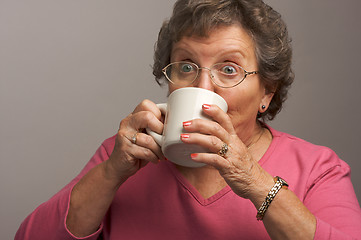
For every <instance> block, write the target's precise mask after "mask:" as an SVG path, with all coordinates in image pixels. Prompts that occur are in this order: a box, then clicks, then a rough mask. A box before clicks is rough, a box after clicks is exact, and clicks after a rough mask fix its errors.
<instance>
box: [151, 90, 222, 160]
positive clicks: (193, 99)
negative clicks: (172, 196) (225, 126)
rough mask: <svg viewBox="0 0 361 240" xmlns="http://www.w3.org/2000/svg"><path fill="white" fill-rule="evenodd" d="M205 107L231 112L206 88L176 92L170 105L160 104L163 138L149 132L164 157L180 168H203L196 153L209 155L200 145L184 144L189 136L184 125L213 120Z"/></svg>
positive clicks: (170, 97)
mask: <svg viewBox="0 0 361 240" xmlns="http://www.w3.org/2000/svg"><path fill="white" fill-rule="evenodd" d="M203 104H215V105H217V106H218V107H220V108H221V109H222V110H223V111H225V112H227V110H228V105H227V103H226V101H225V100H224V99H223V98H222V97H221V96H219V95H218V94H216V93H214V92H211V91H209V90H206V89H203V88H194V87H186V88H180V89H177V90H175V91H173V92H172V93H171V94H170V95H169V97H168V101H167V103H161V104H157V106H158V107H159V109H160V110H161V111H162V113H163V114H164V115H165V121H164V129H163V134H162V135H160V134H157V133H155V132H153V131H151V130H149V129H147V132H148V134H149V135H151V136H152V137H153V138H154V139H155V141H156V142H157V143H158V144H159V145H160V146H161V149H162V152H163V154H164V156H165V157H166V158H167V159H168V160H169V161H172V162H174V163H176V164H178V165H182V166H186V167H201V166H204V164H202V163H197V162H194V161H193V160H192V159H191V157H190V155H191V154H192V153H202V152H209V150H208V149H205V148H203V147H201V146H199V145H194V144H185V143H183V142H182V141H181V140H180V136H181V134H182V133H185V131H184V128H183V122H185V121H190V120H193V119H199V118H200V119H210V120H211V118H210V117H208V116H207V115H206V114H204V113H203V110H202V105H203Z"/></svg>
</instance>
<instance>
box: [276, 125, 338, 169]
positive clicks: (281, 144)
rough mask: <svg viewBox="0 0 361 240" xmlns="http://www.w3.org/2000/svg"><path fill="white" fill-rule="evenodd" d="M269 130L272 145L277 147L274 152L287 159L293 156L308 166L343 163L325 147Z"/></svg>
mask: <svg viewBox="0 0 361 240" xmlns="http://www.w3.org/2000/svg"><path fill="white" fill-rule="evenodd" d="M270 130H271V132H272V135H273V142H272V144H275V145H277V149H276V152H279V153H282V154H283V155H286V156H287V157H292V156H294V157H297V158H300V159H303V160H305V161H306V160H307V161H306V162H307V163H310V164H315V163H316V162H320V161H321V162H323V163H324V164H326V165H329V164H331V165H335V164H336V165H340V164H343V161H342V160H341V159H340V158H339V157H338V155H337V154H336V153H335V152H334V151H333V150H332V149H330V148H328V147H326V146H321V145H316V144H313V143H310V142H308V141H306V140H304V139H301V138H298V137H295V136H293V135H291V134H288V133H284V132H280V131H277V130H275V129H272V128H270Z"/></svg>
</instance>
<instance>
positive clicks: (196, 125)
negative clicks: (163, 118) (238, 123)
mask: <svg viewBox="0 0 361 240" xmlns="http://www.w3.org/2000/svg"><path fill="white" fill-rule="evenodd" d="M183 128H184V129H185V130H186V131H187V132H198V133H202V134H207V135H212V136H216V137H217V138H219V139H221V140H222V141H223V142H227V143H229V141H230V139H229V138H230V134H229V133H228V132H227V130H226V129H224V128H223V127H222V126H221V125H220V124H219V123H217V122H214V121H209V120H205V119H194V120H191V121H187V122H184V123H183Z"/></svg>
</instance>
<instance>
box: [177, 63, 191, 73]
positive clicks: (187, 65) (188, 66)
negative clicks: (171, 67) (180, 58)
mask: <svg viewBox="0 0 361 240" xmlns="http://www.w3.org/2000/svg"><path fill="white" fill-rule="evenodd" d="M180 70H181V72H184V73H188V72H192V71H194V67H193V65H192V64H190V63H182V64H181V65H180Z"/></svg>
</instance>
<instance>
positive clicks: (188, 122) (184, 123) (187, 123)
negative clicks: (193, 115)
mask: <svg viewBox="0 0 361 240" xmlns="http://www.w3.org/2000/svg"><path fill="white" fill-rule="evenodd" d="M191 124H192V122H191V121H187V122H183V127H188V126H190V125H191Z"/></svg>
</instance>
